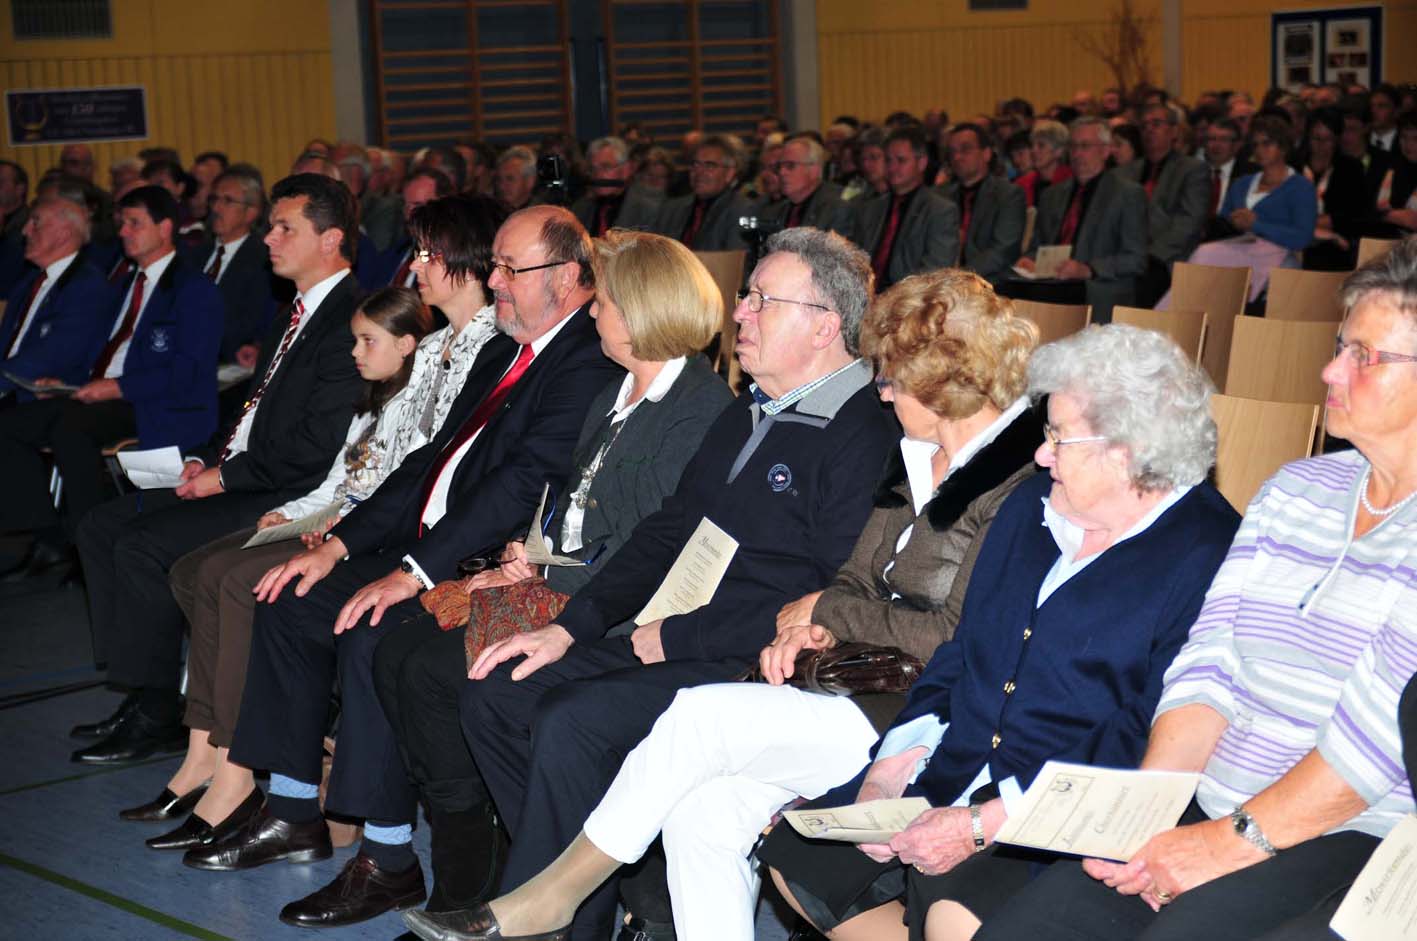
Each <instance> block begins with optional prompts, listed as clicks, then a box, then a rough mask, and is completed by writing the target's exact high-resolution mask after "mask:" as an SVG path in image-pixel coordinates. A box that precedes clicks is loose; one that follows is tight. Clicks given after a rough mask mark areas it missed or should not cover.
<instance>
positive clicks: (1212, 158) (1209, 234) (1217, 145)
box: [1202, 118, 1260, 242]
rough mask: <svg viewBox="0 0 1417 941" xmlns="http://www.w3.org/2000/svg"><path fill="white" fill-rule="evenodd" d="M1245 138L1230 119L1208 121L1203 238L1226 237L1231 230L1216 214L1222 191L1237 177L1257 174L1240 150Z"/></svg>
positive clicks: (1221, 198) (1256, 169)
mask: <svg viewBox="0 0 1417 941" xmlns="http://www.w3.org/2000/svg"><path fill="white" fill-rule="evenodd" d="M1243 146H1244V139H1243V138H1242V137H1241V136H1240V125H1238V124H1236V123H1235V122H1234V121H1232V120H1230V119H1229V118H1218V119H1216V120H1215V121H1213V122H1211V125H1210V127H1209V128H1207V129H1206V132H1205V169H1206V173H1207V174H1209V176H1210V196H1209V198H1208V202H1207V203H1206V214H1205V235H1204V237H1203V238H1202V241H1206V242H1209V241H1212V240H1213V239H1218V238H1225V237H1226V236H1228V235H1233V234H1234V230H1233V229H1232V228H1231V227H1230V224H1229V223H1228V222H1226V220H1224V219H1222V218H1221V217H1220V216H1219V215H1218V213H1219V212H1220V207H1221V206H1222V205H1223V204H1224V203H1225V194H1226V192H1227V191H1228V190H1229V189H1230V184H1231V183H1234V182H1235V181H1236V180H1239V179H1242V178H1244V177H1247V176H1249V175H1250V174H1251V173H1258V172H1259V169H1260V168H1259V166H1258V165H1256V164H1253V163H1251V162H1250V161H1248V160H1246V159H1244V158H1243V157H1242V156H1241V155H1240V149H1241V147H1243Z"/></svg>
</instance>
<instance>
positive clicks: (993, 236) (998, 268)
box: [940, 124, 1027, 285]
mask: <svg viewBox="0 0 1417 941" xmlns="http://www.w3.org/2000/svg"><path fill="white" fill-rule="evenodd" d="M948 157H949V161H950V174H951V176H953V177H954V179H953V180H951V181H950V182H949V183H947V184H946V185H945V186H943V187H941V188H940V192H941V193H942V195H944V197H945V198H946V199H947V200H949V201H950V202H952V203H954V204H955V205H956V206H958V207H959V220H960V221H959V231H960V242H961V244H962V245H963V250H964V254H963V257H961V259H960V265H961V266H963V267H965V268H968V269H970V270H971V271H973V272H975V273H976V274H978V275H979V276H980V277H982V278H986V279H987V280H988V281H989V282H990V283H991V284H994V285H998V284H999V282H1000V281H1002V280H1003V279H1004V278H1006V277H1008V275H1009V272H1010V269H1011V268H1012V267H1013V263H1014V262H1015V261H1017V260H1018V256H1019V253H1020V252H1021V251H1022V250H1023V228H1024V215H1025V213H1026V211H1027V207H1026V206H1025V205H1024V203H1025V202H1026V200H1025V199H1024V193H1023V190H1022V189H1021V188H1020V187H1017V186H1014V185H1013V184H1012V183H1010V182H1009V181H1008V180H1006V179H1004V178H1003V177H1001V176H998V175H996V174H994V173H992V172H991V170H992V168H993V164H994V149H993V147H991V146H990V144H989V136H988V134H987V133H985V131H984V129H983V128H982V127H980V126H979V125H977V124H956V125H955V126H954V128H953V129H951V131H950V136H949V154H948Z"/></svg>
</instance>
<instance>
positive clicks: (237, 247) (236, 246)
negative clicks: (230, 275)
mask: <svg viewBox="0 0 1417 941" xmlns="http://www.w3.org/2000/svg"><path fill="white" fill-rule="evenodd" d="M250 237H251V230H250V229H247V230H246V234H245V235H241V236H237V237H236V238H234V239H232V240H231V241H230V242H217V243H216V245H214V246H212V251H216V250H217V247H218V246H220V247H221V248H224V249H226V257H227V258H230V257H231V256H232V255H235V254H236V253H237V252H239V251H241V246H242V245H244V244H245V243H246V240H247V239H249V238H250Z"/></svg>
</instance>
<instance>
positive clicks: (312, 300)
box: [296, 268, 349, 317]
mask: <svg viewBox="0 0 1417 941" xmlns="http://www.w3.org/2000/svg"><path fill="white" fill-rule="evenodd" d="M347 274H349V269H348V268H341V269H340V270H339V271H336V272H335V273H334V274H332V275H330V276H329V277H328V278H326V279H325V280H323V281H321V282H319V283H318V284H315V285H313V286H312V287H311V288H310V290H308V291H301V292H300V293H299V294H297V295H296V297H297V298H298V299H299V300H300V303H301V304H303V305H304V306H305V315H306V316H307V317H308V316H309V315H310V314H313V313H314V312H315V311H317V310H319V309H320V305H321V304H323V303H324V302H325V298H327V297H329V296H330V292H331V291H333V290H334V289H335V285H336V284H339V283H340V282H341V281H343V280H344V278H345V275H347Z"/></svg>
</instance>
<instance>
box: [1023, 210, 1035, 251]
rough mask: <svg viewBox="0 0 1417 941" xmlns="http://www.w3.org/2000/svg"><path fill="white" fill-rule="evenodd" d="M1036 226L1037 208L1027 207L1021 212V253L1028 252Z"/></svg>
mask: <svg viewBox="0 0 1417 941" xmlns="http://www.w3.org/2000/svg"><path fill="white" fill-rule="evenodd" d="M1037 224H1038V207H1037V206H1029V207H1028V208H1027V209H1025V210H1024V211H1023V241H1022V242H1020V243H1019V245H1021V246H1022V247H1023V248H1022V250H1023V251H1025V252H1026V251H1028V248H1029V244H1030V243H1031V242H1032V241H1033V227H1034V226H1036V225H1037Z"/></svg>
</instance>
